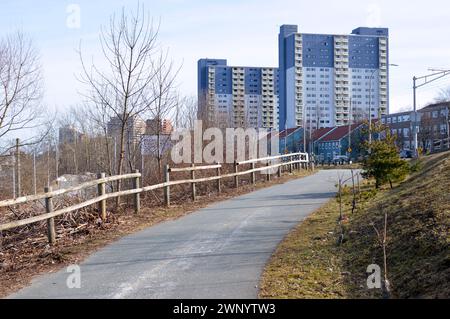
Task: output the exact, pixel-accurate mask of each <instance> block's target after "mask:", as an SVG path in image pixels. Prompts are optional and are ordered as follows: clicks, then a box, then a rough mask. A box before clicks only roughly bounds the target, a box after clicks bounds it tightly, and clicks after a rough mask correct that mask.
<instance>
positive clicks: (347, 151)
mask: <svg viewBox="0 0 450 319" xmlns="http://www.w3.org/2000/svg"><path fill="white" fill-rule="evenodd" d="M363 127H364V124H362V123H359V124H353V125H351V126H350V127H349V126H338V127H334V128H331V129H330V130H329V131H327V130H326V129H321V130H319V131H316V133H317V134H318V135H319V136H317V140H316V141H315V142H314V146H315V154H316V155H317V159H318V160H319V161H331V160H333V158H334V157H336V156H340V155H347V156H349V157H350V158H352V159H356V158H358V157H359V156H360V155H361V144H362V142H363V135H362V132H361V130H362V128H363Z"/></svg>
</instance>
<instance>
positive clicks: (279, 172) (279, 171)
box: [278, 165, 283, 178]
mask: <svg viewBox="0 0 450 319" xmlns="http://www.w3.org/2000/svg"><path fill="white" fill-rule="evenodd" d="M282 167H283V165H280V166H278V177H279V178H280V177H281V168H282Z"/></svg>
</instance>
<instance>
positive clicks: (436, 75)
mask: <svg viewBox="0 0 450 319" xmlns="http://www.w3.org/2000/svg"><path fill="white" fill-rule="evenodd" d="M429 71H431V72H433V73H431V74H427V75H424V76H419V77H416V76H414V77H413V107H414V123H413V124H412V125H413V127H412V129H413V134H414V157H415V158H417V157H418V156H419V153H418V141H417V126H418V125H417V105H416V103H417V97H416V90H417V89H418V88H420V87H422V86H425V85H427V84H429V83H431V82H434V81H436V80H439V79H441V78H443V77H444V76H447V75H449V74H450V70H437V69H429ZM419 80H424V81H423V83H420V84H417V81H419Z"/></svg>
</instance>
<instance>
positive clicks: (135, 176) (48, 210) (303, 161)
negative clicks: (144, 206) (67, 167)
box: [0, 153, 314, 244]
mask: <svg viewBox="0 0 450 319" xmlns="http://www.w3.org/2000/svg"><path fill="white" fill-rule="evenodd" d="M261 162H266V165H265V166H263V167H256V164H257V163H261ZM246 166H250V168H249V169H246V170H243V169H240V168H241V167H246ZM221 168H222V165H221V164H215V165H206V166H195V165H194V164H192V165H191V166H190V167H183V168H180V167H173V168H171V167H169V165H166V166H165V167H164V178H165V179H164V183H160V184H155V185H149V186H145V187H142V186H140V184H141V182H140V179H141V173H140V172H139V171H138V170H136V171H135V172H134V173H132V174H124V175H118V176H110V177H106V176H105V173H101V174H98V176H97V179H95V180H92V181H89V182H86V183H82V184H80V185H77V186H74V187H70V188H66V189H58V190H52V188H51V187H46V188H45V190H44V193H41V194H37V195H30V196H22V197H18V198H15V199H9V200H3V201H0V207H8V206H15V205H19V204H24V203H29V202H32V201H39V200H44V201H45V213H44V214H40V215H37V216H33V217H29V218H25V219H20V220H15V221H11V222H8V223H5V224H0V232H1V231H4V230H8V229H12V228H15V227H20V226H24V225H29V224H32V223H36V222H40V221H43V220H46V221H47V236H48V241H49V243H50V244H54V243H55V241H56V231H55V221H54V218H55V217H57V216H60V215H63V214H65V213H69V212H72V211H76V210H79V209H81V208H85V207H88V206H91V205H94V204H98V210H99V213H100V216H101V218H102V219H103V220H105V219H106V200H108V199H112V198H117V197H122V196H129V195H133V199H134V211H135V213H139V211H140V207H141V204H140V194H141V193H143V192H148V191H152V190H156V189H161V188H163V189H164V201H165V205H166V206H170V188H171V186H175V185H181V184H191V191H192V199H193V200H195V199H196V196H197V193H196V184H198V183H202V182H211V181H216V183H217V184H216V186H217V190H218V192H219V193H220V192H221V189H222V185H221V180H222V179H225V178H234V187H236V188H238V187H239V177H240V176H243V175H250V176H251V178H250V180H251V183H252V184H255V183H256V173H257V172H260V173H262V174H265V175H266V180H267V181H270V179H271V175H273V174H277V175H278V177H281V174H282V170H283V169H285V170H288V171H289V172H290V173H292V172H293V170H294V169H296V170H299V169H302V168H303V169H308V168H312V169H314V167H313V166H312V163H310V162H309V157H308V154H306V153H291V154H286V155H279V156H271V157H265V158H258V159H251V160H247V161H241V162H235V163H234V172H233V173H228V174H221ZM206 170H214V171H215V175H214V176H210V177H202V178H196V176H195V172H196V171H206ZM173 172H190V179H185V180H173V181H172V180H171V179H170V173H173ZM129 179H131V180H132V188H131V189H127V190H122V191H117V192H111V193H107V191H106V184H107V183H112V182H116V181H119V180H129ZM95 186H97V195H98V196H97V197H95V198H92V199H89V200H87V201H84V202H82V203H79V204H76V205H72V206H69V207H65V208H62V209H58V210H54V209H53V198H54V197H56V196H60V195H64V194H67V193H72V192H76V191H80V190H83V189H85V188H89V187H95Z"/></svg>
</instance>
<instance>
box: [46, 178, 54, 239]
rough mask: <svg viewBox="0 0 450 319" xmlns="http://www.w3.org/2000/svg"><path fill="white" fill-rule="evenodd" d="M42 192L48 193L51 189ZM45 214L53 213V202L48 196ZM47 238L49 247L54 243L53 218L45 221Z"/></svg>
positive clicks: (47, 188)
mask: <svg viewBox="0 0 450 319" xmlns="http://www.w3.org/2000/svg"><path fill="white" fill-rule="evenodd" d="M44 191H45V192H46V193H50V192H51V191H52V188H51V187H50V186H48V187H46V188H45V189H44ZM45 212H46V213H47V214H48V213H51V212H53V200H52V197H50V196H49V197H46V198H45ZM47 237H48V242H49V243H50V245H53V244H54V243H55V241H56V231H55V219H54V218H53V217H51V218H49V219H47Z"/></svg>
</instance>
